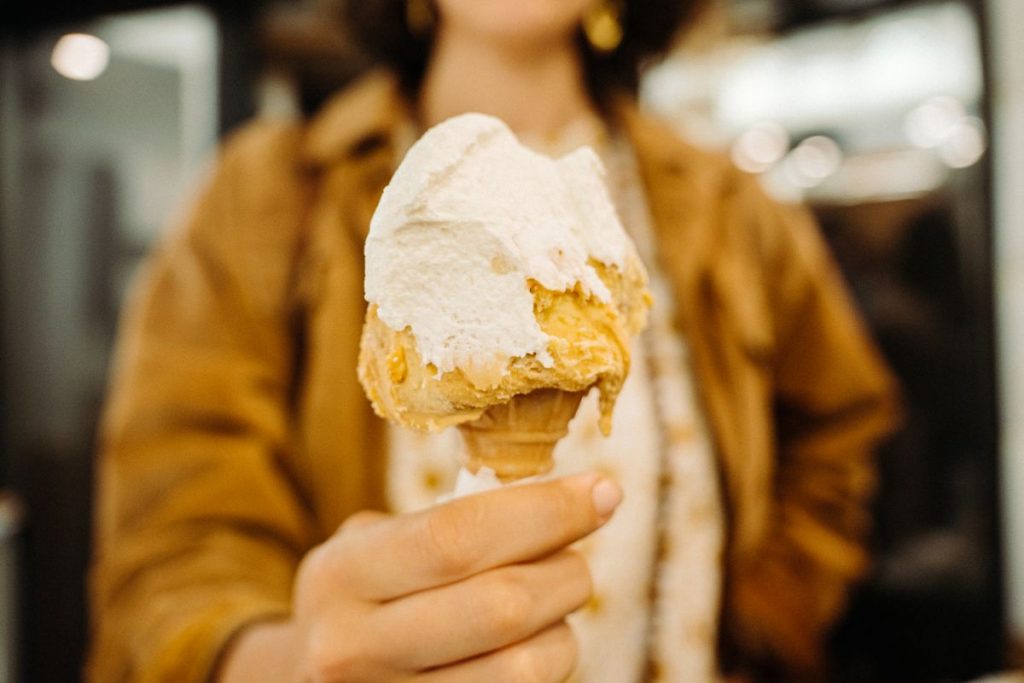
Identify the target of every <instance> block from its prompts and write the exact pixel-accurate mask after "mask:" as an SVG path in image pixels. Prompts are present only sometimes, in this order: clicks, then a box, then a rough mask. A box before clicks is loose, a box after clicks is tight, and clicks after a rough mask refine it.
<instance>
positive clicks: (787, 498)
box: [729, 187, 898, 680]
mask: <svg viewBox="0 0 1024 683" xmlns="http://www.w3.org/2000/svg"><path fill="white" fill-rule="evenodd" d="M748 192H749V193H750V194H749V196H747V197H746V198H744V200H743V204H744V205H745V206H746V207H747V208H748V209H749V210H750V211H751V212H752V213H751V214H748V216H749V218H751V219H752V224H753V226H754V231H755V234H756V240H757V241H758V247H757V249H756V251H757V252H758V253H759V255H760V256H759V258H760V259H761V262H762V263H761V273H762V277H763V286H764V290H765V291H766V292H767V298H768V308H769V310H771V311H773V314H772V317H773V320H772V327H773V333H772V336H773V337H774V341H773V347H774V353H773V354H771V357H772V361H771V365H772V369H771V376H770V379H769V381H770V383H771V385H772V392H773V394H774V413H775V437H776V453H777V461H776V463H775V469H774V471H775V476H774V481H773V487H774V488H773V491H772V492H771V496H770V504H769V518H768V532H767V535H766V539H765V542H764V543H763V545H762V547H761V548H760V549H759V551H758V552H757V553H755V554H753V556H752V557H749V558H747V559H746V560H745V561H744V562H743V563H742V564H741V566H739V567H737V568H735V570H734V572H733V576H732V577H731V581H730V584H731V585H730V590H729V594H730V597H729V600H730V601H731V603H732V605H731V611H732V615H731V617H732V620H733V624H732V628H733V629H735V630H736V631H737V632H736V633H734V634H733V635H734V637H735V639H736V640H738V641H740V642H743V643H744V644H745V646H746V647H747V648H748V650H749V652H750V653H752V654H753V656H754V658H755V660H758V661H759V662H760V663H761V664H762V665H763V664H765V663H767V664H768V668H769V669H775V670H776V672H778V671H780V670H781V671H783V672H787V673H784V674H782V675H783V676H784V677H785V678H786V679H788V680H796V678H794V677H795V676H796V675H797V672H802V673H803V674H810V675H811V676H812V677H813V675H814V672H816V671H818V672H820V670H821V666H822V655H823V652H824V649H825V648H824V645H825V639H826V637H827V635H828V631H829V628H830V627H831V625H832V624H833V622H834V621H835V619H836V618H837V617H838V616H839V614H840V613H841V611H842V609H843V608H844V606H845V599H846V596H847V593H848V591H849V589H850V587H851V584H852V583H853V582H854V581H855V580H856V579H858V578H859V577H861V576H862V574H863V573H864V571H865V570H866V568H867V566H868V560H869V557H868V552H867V550H866V546H865V543H866V540H867V535H868V533H869V530H870V513H869V505H870V498H871V495H872V494H873V491H874V479H875V467H874V462H873V452H874V450H875V447H876V446H877V445H878V443H879V441H880V440H881V439H882V438H883V437H885V436H886V435H887V434H888V433H889V432H890V431H891V430H892V429H893V428H894V426H895V425H896V422H897V416H898V399H897V390H896V384H895V382H894V380H893V379H892V377H891V375H890V374H889V371H888V370H887V369H886V367H885V365H884V363H883V361H882V359H881V358H880V356H879V354H878V353H877V351H876V350H875V348H874V346H873V344H872V343H871V341H870V338H869V336H868V334H867V331H866V330H865V327H864V325H863V324H862V323H861V321H860V319H859V317H858V316H857V314H856V312H855V309H854V307H853V305H852V303H851V301H850V298H849V297H848V295H847V293H846V290H845V287H844V285H843V283H842V280H841V277H840V275H839V272H838V269H837V267H836V266H835V264H834V263H833V261H832V259H831V257H830V255H829V253H828V251H827V249H826V247H825V245H824V243H823V240H822V239H821V237H820V235H819V232H818V229H817V226H816V225H815V223H814V221H813V219H812V218H811V217H810V215H809V213H808V212H806V211H805V210H803V209H801V208H798V207H791V206H780V205H777V204H775V203H773V202H771V201H769V200H768V199H767V198H765V197H764V196H763V195H761V193H760V190H759V189H757V188H753V187H751V188H748ZM776 675H779V674H776Z"/></svg>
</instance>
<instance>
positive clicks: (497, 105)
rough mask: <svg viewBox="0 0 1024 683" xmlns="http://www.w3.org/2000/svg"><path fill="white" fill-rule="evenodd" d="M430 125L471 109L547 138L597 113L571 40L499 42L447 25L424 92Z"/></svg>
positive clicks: (422, 104) (422, 106) (424, 117)
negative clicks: (454, 30) (455, 33)
mask: <svg viewBox="0 0 1024 683" xmlns="http://www.w3.org/2000/svg"><path fill="white" fill-rule="evenodd" d="M418 104H419V114H420V117H421V121H422V123H423V124H425V125H426V126H432V125H434V124H436V123H440V122H441V121H443V120H445V119H447V118H450V117H452V116H455V115H458V114H463V113H466V112H479V113H482V114H489V115H491V116H496V117H498V118H500V119H502V120H503V121H505V123H507V124H508V125H509V127H510V128H511V129H512V130H513V131H514V132H515V133H516V134H518V135H521V136H536V137H547V136H551V135H554V134H556V133H557V132H558V131H560V130H562V129H563V128H564V127H565V126H566V125H567V124H569V123H570V122H572V121H574V120H576V119H577V118H579V117H580V116H581V115H583V114H586V113H588V112H592V111H593V104H592V103H591V101H590V97H589V95H588V93H587V89H586V86H585V85H584V78H583V65H582V63H581V60H580V55H579V52H578V50H577V49H576V46H575V45H573V43H572V41H571V40H559V41H552V43H551V44H545V45H528V46H527V45H498V44H496V43H495V42H493V41H485V40H471V39H466V38H465V37H464V36H461V35H460V36H453V35H451V31H445V30H444V27H443V25H442V27H441V29H440V30H439V32H438V35H437V39H436V41H435V45H434V52H433V54H432V55H431V60H430V64H429V66H428V68H427V72H426V74H425V75H424V81H423V87H422V88H421V91H420V100H419V103H418Z"/></svg>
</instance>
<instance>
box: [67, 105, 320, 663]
mask: <svg viewBox="0 0 1024 683" xmlns="http://www.w3.org/2000/svg"><path fill="white" fill-rule="evenodd" d="M297 133H298V129H297V128H295V129H292V128H287V127H284V126H279V125H276V124H254V125H251V126H250V127H249V128H247V129H246V130H244V131H243V132H241V133H239V134H237V135H236V136H235V137H234V139H233V140H232V141H231V142H230V143H229V144H227V145H226V147H225V149H224V151H223V152H222V154H221V155H220V158H219V160H218V162H217V165H216V168H215V170H214V173H213V175H212V177H211V178H210V180H209V181H208V183H207V184H206V186H205V188H204V190H203V192H202V193H201V195H200V197H199V199H198V201H197V202H196V203H195V204H194V206H193V208H192V209H191V211H190V212H189V213H188V216H187V217H186V219H185V220H184V221H183V223H182V225H181V226H180V227H179V229H177V230H174V231H172V232H171V233H170V234H169V236H168V237H167V238H166V239H165V240H164V241H163V243H162V245H161V246H160V247H159V248H158V249H157V251H155V252H154V254H153V255H152V256H151V257H150V258H149V260H148V262H147V264H146V265H145V267H144V272H143V274H142V276H141V281H139V282H137V283H136V288H135V289H134V291H133V297H132V299H131V300H130V302H129V304H128V306H127V310H126V313H125V314H124V318H123V321H122V327H121V336H120V340H119V345H118V351H117V354H116V361H115V370H114V375H113V380H112V384H111V387H110V395H109V399H108V404H107V406H106V410H105V414H104V423H103V425H102V429H101V437H100V445H99V446H100V456H99V464H98V490H97V505H96V523H95V534H96V548H95V552H94V559H93V566H92V570H91V575H90V600H91V609H92V615H91V617H92V631H93V632H92V636H91V646H90V648H91V650H90V654H89V662H88V665H87V677H88V679H89V680H92V681H97V682H98V681H104V682H105V683H109V682H115V681H140V682H141V681H146V682H151V681H152V682H155V681H174V682H175V683H190V682H196V683H199V682H201V681H205V680H207V679H208V678H209V677H210V675H211V672H212V670H213V668H214V667H215V665H216V661H217V657H218V653H219V651H220V650H221V649H222V647H223V646H224V645H225V643H226V642H227V641H228V640H229V639H230V638H231V636H232V635H233V634H234V633H235V632H237V631H238V629H240V628H241V627H242V626H243V625H245V624H246V623H249V622H251V621H253V620H256V619H262V618H273V617H279V616H281V615H287V613H288V612H289V609H290V592H291V583H292V576H293V573H294V570H295V567H296V565H297V563H298V560H299V558H300V557H301V555H302V554H303V552H304V551H305V549H306V548H307V547H308V546H309V545H310V544H311V540H310V539H311V526H312V525H311V522H310V519H309V515H308V512H307V510H306V509H305V507H304V506H303V503H302V501H301V499H300V496H299V495H298V493H297V490H296V488H295V487H294V486H293V485H292V484H291V483H290V482H291V479H290V478H289V477H288V476H286V474H285V472H286V471H287V469H286V467H285V459H286V457H287V456H286V453H287V446H288V436H287V435H288V433H289V416H288V415H289V411H288V396H289V384H290V382H291V371H292V357H293V355H294V349H293V348H292V347H293V342H292V340H291V337H290V334H289V325H288V315H289V314H288V310H287V308H288V307H287V305H286V299H287V297H286V294H285V292H286V290H287V283H288V279H289V272H290V270H291V267H292V263H291V255H292V254H294V252H295V245H296V240H297V237H296V233H297V231H298V227H297V226H298V224H299V217H300V216H301V215H302V212H303V208H304V207H303V204H304V195H303V190H302V183H301V180H300V177H301V176H300V174H299V173H298V172H297V171H296V170H295V169H296V163H295V154H294V153H293V150H294V149H295V148H296V147H297V144H296V143H297V138H296V135H297Z"/></svg>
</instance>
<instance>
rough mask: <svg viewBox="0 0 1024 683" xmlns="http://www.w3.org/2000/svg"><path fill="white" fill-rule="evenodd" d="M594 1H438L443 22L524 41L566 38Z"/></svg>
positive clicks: (482, 33)
mask: <svg viewBox="0 0 1024 683" xmlns="http://www.w3.org/2000/svg"><path fill="white" fill-rule="evenodd" d="M590 2H591V0H438V2H437V4H438V7H439V9H440V12H441V17H442V21H445V22H447V23H448V24H449V26H450V27H452V28H453V29H456V30H459V31H471V32H473V33H476V34H479V35H482V36H487V37H489V38H494V39H498V40H515V41H523V42H535V41H543V40H548V39H551V38H564V37H566V36H569V35H572V34H573V32H574V31H575V29H576V26H578V25H579V21H580V17H581V16H582V14H583V10H584V8H586V6H587V5H588V4H590Z"/></svg>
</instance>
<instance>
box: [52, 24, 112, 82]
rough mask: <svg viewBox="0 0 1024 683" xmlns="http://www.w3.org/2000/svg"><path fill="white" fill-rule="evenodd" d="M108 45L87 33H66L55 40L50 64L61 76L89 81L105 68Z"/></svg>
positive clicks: (107, 57)
mask: <svg viewBox="0 0 1024 683" xmlns="http://www.w3.org/2000/svg"><path fill="white" fill-rule="evenodd" d="M109 63H110V46H109V45H107V44H106V43H105V42H103V40H102V39H100V38H97V37H96V36H92V35H89V34H87V33H68V34H66V35H64V36H61V38H60V39H59V40H58V41H57V43H56V44H55V45H54V46H53V53H52V54H51V55H50V64H52V65H53V68H54V69H55V70H56V71H57V73H59V74H60V75H61V76H64V77H65V78H70V79H71V80H73V81H91V80H94V79H96V78H99V76H100V75H101V74H102V73H103V72H104V71H106V70H107V65H108V64H109Z"/></svg>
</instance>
